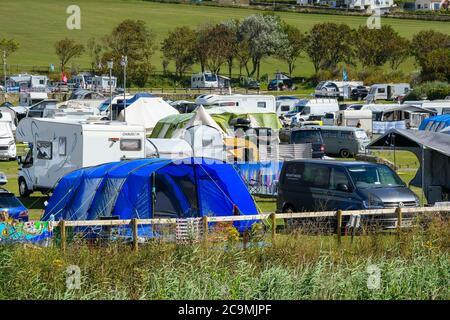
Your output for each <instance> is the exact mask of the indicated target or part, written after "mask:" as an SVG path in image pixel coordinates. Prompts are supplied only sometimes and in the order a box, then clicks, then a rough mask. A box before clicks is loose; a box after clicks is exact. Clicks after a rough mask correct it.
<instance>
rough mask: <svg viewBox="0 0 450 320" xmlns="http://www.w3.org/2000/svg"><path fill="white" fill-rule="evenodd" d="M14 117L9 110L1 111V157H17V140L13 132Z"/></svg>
mask: <svg viewBox="0 0 450 320" xmlns="http://www.w3.org/2000/svg"><path fill="white" fill-rule="evenodd" d="M13 126H14V123H13V118H12V117H11V114H10V113H8V112H0V159H2V160H9V159H15V158H16V142H15V140H14V134H13Z"/></svg>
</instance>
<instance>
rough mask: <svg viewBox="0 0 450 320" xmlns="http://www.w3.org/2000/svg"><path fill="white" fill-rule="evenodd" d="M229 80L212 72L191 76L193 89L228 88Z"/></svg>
mask: <svg viewBox="0 0 450 320" xmlns="http://www.w3.org/2000/svg"><path fill="white" fill-rule="evenodd" d="M229 80H230V79H229V78H227V77H222V76H219V75H217V74H214V73H212V72H210V71H205V72H200V73H197V74H193V75H192V76H191V88H226V87H228V86H229V85H230V81H229Z"/></svg>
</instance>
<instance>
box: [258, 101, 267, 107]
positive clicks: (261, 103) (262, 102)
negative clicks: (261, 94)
mask: <svg viewBox="0 0 450 320" xmlns="http://www.w3.org/2000/svg"><path fill="white" fill-rule="evenodd" d="M258 108H266V102H265V101H258Z"/></svg>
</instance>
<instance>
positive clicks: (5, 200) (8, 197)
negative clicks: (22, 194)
mask: <svg viewBox="0 0 450 320" xmlns="http://www.w3.org/2000/svg"><path fill="white" fill-rule="evenodd" d="M3 212H4V213H7V214H8V216H9V217H11V218H13V219H15V220H19V221H23V222H27V221H28V209H27V208H25V206H24V205H23V204H22V202H20V200H19V199H17V198H16V196H15V195H14V193H11V192H9V191H8V190H6V189H3V188H0V213H3Z"/></svg>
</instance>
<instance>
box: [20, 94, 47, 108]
mask: <svg viewBox="0 0 450 320" xmlns="http://www.w3.org/2000/svg"><path fill="white" fill-rule="evenodd" d="M45 99H48V96H47V93H46V92H33V91H31V92H21V93H20V95H19V105H21V106H24V107H29V106H32V105H34V104H36V103H38V102H40V101H42V100H45Z"/></svg>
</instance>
